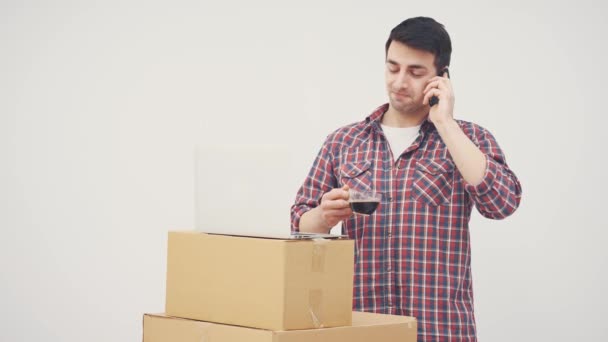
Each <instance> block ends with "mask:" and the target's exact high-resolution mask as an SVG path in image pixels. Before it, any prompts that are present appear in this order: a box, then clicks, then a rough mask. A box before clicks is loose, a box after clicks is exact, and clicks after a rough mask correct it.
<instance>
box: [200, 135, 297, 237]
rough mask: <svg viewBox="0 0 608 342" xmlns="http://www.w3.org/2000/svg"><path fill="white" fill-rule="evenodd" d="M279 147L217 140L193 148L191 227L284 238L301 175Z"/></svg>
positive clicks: (284, 150)
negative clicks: (192, 220)
mask: <svg viewBox="0 0 608 342" xmlns="http://www.w3.org/2000/svg"><path fill="white" fill-rule="evenodd" d="M291 158H292V156H291V155H290V150H289V148H288V147H286V146H282V145H261V144H258V145H255V144H221V145H220V144H218V145H201V146H197V148H196V150H195V194H194V195H195V222H196V229H197V230H199V231H203V232H208V233H217V234H230V235H245V236H268V237H288V236H290V233H291V232H290V208H291V204H292V203H293V200H294V198H295V194H296V191H297V190H298V187H299V185H300V184H299V183H300V182H301V181H302V180H301V179H299V180H295V179H294V177H293V170H291V166H290V165H292V164H293V163H291V162H290V161H291Z"/></svg>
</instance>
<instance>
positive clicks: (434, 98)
mask: <svg viewBox="0 0 608 342" xmlns="http://www.w3.org/2000/svg"><path fill="white" fill-rule="evenodd" d="M445 73H447V74H448V78H450V69H448V67H445V68H443V69H442V70H441V75H437V76H443V74H445ZM438 103H439V99H438V98H437V96H431V99H430V100H429V106H431V107H433V106H434V105H436V104H438Z"/></svg>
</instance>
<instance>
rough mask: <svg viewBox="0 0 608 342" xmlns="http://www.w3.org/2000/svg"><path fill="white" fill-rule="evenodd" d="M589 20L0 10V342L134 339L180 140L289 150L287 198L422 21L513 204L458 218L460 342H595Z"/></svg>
mask: <svg viewBox="0 0 608 342" xmlns="http://www.w3.org/2000/svg"><path fill="white" fill-rule="evenodd" d="M254 3H255V4H254ZM606 12H607V11H606V5H605V4H603V3H602V2H600V1H576V2H574V1H573V2H571V3H570V4H557V2H554V1H547V2H546V3H543V2H539V1H525V2H524V1H521V2H517V1H501V2H496V3H492V4H489V3H487V2H481V1H480V2H478V3H463V2H458V3H455V2H449V3H447V2H446V3H443V2H438V1H433V2H429V1H417V2H413V1H410V2H407V1H373V2H372V1H365V2H364V1H354V2H353V1H332V2H329V1H310V0H309V1H306V2H304V1H302V2H299V3H297V4H286V3H285V2H279V1H274V2H270V1H261V2H260V1H256V2H246V1H232V2H230V1H224V2H219V1H217V3H211V2H204V1H171V2H169V1H167V2H165V3H163V2H159V1H100V2H92V1H53V2H43V1H6V0H3V1H1V2H0V43H1V45H0V228H1V236H0V270H1V273H0V277H1V279H0V340H1V341H37V340H45V341H85V340H86V341H139V340H140V339H141V316H142V313H144V312H159V311H162V310H163V307H164V286H165V285H164V281H165V257H166V236H167V231H168V230H171V229H192V228H193V227H194V218H193V217H194V209H193V207H194V203H193V202H194V194H193V187H194V185H193V182H194V160H193V159H194V158H193V149H194V146H195V145H197V144H206V143H211V142H213V143H220V144H221V143H223V142H232V143H236V144H248V143H251V144H270V145H272V144H278V145H281V146H287V147H288V148H289V149H290V150H291V151H293V155H295V156H297V158H293V162H294V165H292V166H290V170H296V171H290V172H285V173H284V174H282V177H281V178H280V179H277V184H281V186H284V192H285V194H287V195H288V196H289V197H290V198H293V196H294V195H295V192H296V190H297V187H298V186H299V184H300V182H301V181H302V180H303V178H304V176H305V175H306V173H307V172H308V168H309V166H310V165H311V163H312V160H313V158H314V156H315V154H316V152H317V150H318V149H319V148H320V146H321V143H322V141H323V139H324V138H325V136H326V135H327V134H328V133H330V132H331V131H332V130H334V129H336V128H337V127H339V126H342V125H344V124H347V123H351V122H354V121H357V120H360V119H362V118H363V117H365V116H366V115H368V114H369V112H370V111H371V110H373V109H374V108H376V106H378V105H380V104H381V103H383V102H385V100H386V95H385V93H384V83H383V77H384V76H383V70H384V69H383V68H384V65H383V58H384V42H385V40H386V38H387V36H388V33H389V31H390V29H391V28H392V27H394V26H395V25H396V24H398V23H399V22H400V21H401V20H403V19H406V18H408V17H411V16H417V15H427V16H432V17H434V18H436V19H437V20H438V21H440V22H442V23H443V24H445V26H446V28H447V30H448V32H449V33H450V35H451V37H452V42H453V47H454V51H453V55H452V65H451V67H450V69H451V74H452V80H453V84H454V88H455V92H456V99H457V102H456V109H455V110H456V116H457V118H460V119H464V120H468V121H473V122H476V123H478V124H480V125H482V126H484V127H486V128H488V129H490V131H492V132H493V133H494V135H495V136H496V138H497V139H498V141H499V143H500V145H501V147H502V148H503V150H504V151H505V153H506V155H507V161H508V163H509V165H510V166H511V168H512V169H513V170H514V171H515V172H516V174H517V175H518V177H519V178H520V180H521V182H522V185H523V190H524V197H523V200H522V203H521V207H520V208H519V210H518V211H517V212H516V213H515V214H514V215H513V216H512V217H510V218H508V219H507V220H504V221H490V220H487V219H483V218H481V217H480V216H479V215H478V214H475V215H474V217H473V218H472V222H471V238H472V246H473V274H474V285H475V300H476V301H475V307H476V317H477V323H478V335H479V338H480V340H482V341H494V342H497V341H606V340H607V339H608V328H607V327H606V324H605V319H606V305H607V304H608V295H607V294H606V292H605V291H606V288H607V285H608V284H607V281H606V280H607V278H608V275H607V273H608V271H607V270H608V267H607V261H608V260H607V259H608V253H607V252H606V251H605V246H606V245H607V243H608V241H607V240H608V233H607V232H606V230H607V229H608V224H607V223H606V218H605V217H606V216H605V215H606V210H607V209H606V204H608V203H607V202H608V201H607V200H606V196H607V194H608V186H607V185H606V184H607V182H606V176H605V175H606V171H605V168H606V153H605V147H606V143H605V142H604V138H603V136H604V135H605V131H606V127H607V120H606V115H607V114H608V113H606V110H605V102H606V98H607V96H606V90H607V87H606V79H607V77H606V76H608V75H607V72H606V69H607V68H608V66H607V62H606V61H607V60H608V50H607V47H606V38H605V37H606V33H608V24H607V22H608V21H607V20H606V18H605V14H606ZM275 164H276V163H275ZM265 165H270V166H280V165H274V164H273V161H271V160H265V161H264V160H260V161H259V164H256V165H251V166H250V167H253V168H255V167H257V168H259V167H265ZM247 168H248V167H247V166H243V172H244V173H247ZM261 186H262V185H260V187H261ZM236 213H238V211H235V215H236ZM288 216H289V214H288V212H286V213H285V224H286V229H288V228H287V227H288ZM227 219H229V218H227Z"/></svg>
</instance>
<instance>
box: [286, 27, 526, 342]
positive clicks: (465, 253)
mask: <svg viewBox="0 0 608 342" xmlns="http://www.w3.org/2000/svg"><path fill="white" fill-rule="evenodd" d="M451 52H452V46H451V41H450V37H449V35H448V33H447V32H446V31H445V29H444V27H443V25H441V24H439V23H438V22H436V21H435V20H433V19H431V18H424V17H417V18H411V19H408V20H405V21H404V22H402V23H401V24H399V25H397V26H396V27H395V28H394V29H393V30H392V31H391V33H390V36H389V38H388V41H387V42H386V73H385V76H386V90H387V92H388V98H389V103H388V104H385V105H382V106H380V107H379V108H378V109H376V110H374V111H373V112H372V113H371V115H370V116H368V117H367V118H365V120H363V121H361V122H357V123H354V124H351V125H348V126H345V127H342V128H340V129H338V130H336V131H335V132H333V133H332V134H330V135H329V136H328V137H327V140H326V141H325V143H324V144H323V147H322V148H321V151H320V152H319V154H318V156H317V158H316V159H315V161H314V164H313V166H312V169H311V170H310V172H309V174H308V176H307V178H306V180H305V181H304V184H303V185H302V187H301V188H300V190H299V191H298V193H297V196H296V200H295V203H294V205H293V206H292V209H291V219H292V230H294V231H302V232H325V233H326V232H328V230H329V229H331V227H333V226H334V225H335V224H337V223H338V222H340V221H342V231H343V233H344V234H348V236H349V237H350V238H352V239H354V240H355V246H356V247H355V278H354V292H353V294H354V302H353V307H354V309H355V310H360V311H370V312H378V313H387V314H394V315H408V316H414V317H416V318H417V319H418V341H476V331H475V318H474V314H473V287H472V279H471V253H470V252H471V250H470V246H469V219H470V216H471V210H472V207H473V205H475V206H476V207H477V210H478V211H479V212H480V213H481V214H482V215H483V216H485V217H488V218H492V219H502V218H505V217H507V216H509V215H510V214H512V213H513V212H514V211H515V210H516V209H517V207H518V206H519V202H520V198H521V186H520V184H519V181H518V180H517V178H516V176H515V175H514V174H513V172H512V171H511V170H510V169H509V168H508V166H507V164H506V162H505V156H504V155H503V153H502V151H501V150H500V148H499V146H498V144H497V143H496V140H495V139H494V137H493V136H492V135H491V134H490V132H488V131H487V130H486V129H484V128H482V127H480V126H478V125H475V124H473V123H469V122H465V121H460V120H455V119H454V118H453V107H454V93H453V91H452V85H451V83H450V80H449V78H448V76H449V74H448V72H447V69H446V68H447V66H448V65H449V63H450V55H451ZM433 97H435V99H438V100H439V102H438V103H437V104H434V105H432V106H431V105H429V102H430V101H431V98H433ZM435 99H434V100H435ZM348 189H356V190H374V191H376V192H380V193H382V195H383V198H382V201H381V203H380V205H379V206H378V208H377V210H376V211H375V212H374V213H372V214H371V215H369V216H366V215H359V214H353V212H352V211H351V209H350V207H349V203H348V199H349V193H348Z"/></svg>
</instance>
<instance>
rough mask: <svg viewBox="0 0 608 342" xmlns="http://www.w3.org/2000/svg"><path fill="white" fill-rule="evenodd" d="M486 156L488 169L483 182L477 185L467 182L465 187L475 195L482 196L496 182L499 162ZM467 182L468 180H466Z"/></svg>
mask: <svg viewBox="0 0 608 342" xmlns="http://www.w3.org/2000/svg"><path fill="white" fill-rule="evenodd" d="M485 157H486V171H485V173H484V175H483V178H482V180H481V183H479V184H477V185H471V184H468V183H467V184H466V185H465V187H464V189H465V190H466V191H467V192H468V193H469V194H471V195H473V196H482V195H484V194H486V193H487V192H488V191H490V189H492V185H493V184H494V180H495V179H496V172H497V171H498V163H497V162H496V161H495V160H494V159H492V158H490V157H488V156H487V155H486V156H485ZM465 183H466V181H465Z"/></svg>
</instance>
